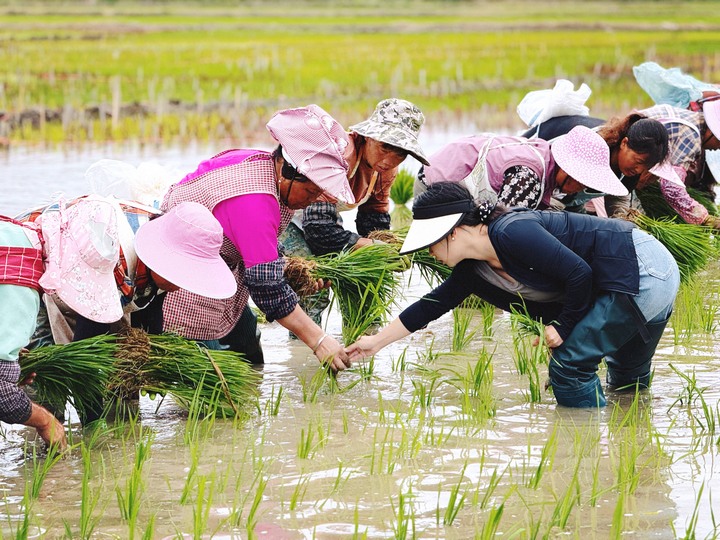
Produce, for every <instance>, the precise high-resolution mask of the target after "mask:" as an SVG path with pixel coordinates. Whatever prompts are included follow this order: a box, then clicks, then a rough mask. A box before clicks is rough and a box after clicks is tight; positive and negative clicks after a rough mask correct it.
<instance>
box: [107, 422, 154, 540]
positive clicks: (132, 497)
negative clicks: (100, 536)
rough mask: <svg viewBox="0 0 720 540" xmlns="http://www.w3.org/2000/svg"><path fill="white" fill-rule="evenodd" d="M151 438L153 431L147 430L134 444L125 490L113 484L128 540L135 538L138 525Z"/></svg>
mask: <svg viewBox="0 0 720 540" xmlns="http://www.w3.org/2000/svg"><path fill="white" fill-rule="evenodd" d="M153 438H154V436H153V433H152V432H149V431H148V432H147V435H146V436H145V438H144V440H141V441H139V442H138V443H137V445H135V459H134V462H133V467H132V470H131V471H130V475H129V476H128V478H127V479H126V481H125V492H124V493H123V490H122V489H121V488H120V486H115V493H116V495H117V501H118V507H119V509H120V517H121V519H122V520H123V521H125V522H126V523H127V525H128V538H129V539H130V540H133V538H135V531H136V528H137V526H138V523H137V521H138V517H139V515H140V508H141V505H142V497H143V493H144V491H145V482H144V480H143V467H144V465H145V463H146V462H147V460H148V459H149V457H150V448H151V446H152V442H153Z"/></svg>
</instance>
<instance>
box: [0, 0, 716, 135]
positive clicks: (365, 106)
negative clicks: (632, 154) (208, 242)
mask: <svg viewBox="0 0 720 540" xmlns="http://www.w3.org/2000/svg"><path fill="white" fill-rule="evenodd" d="M388 4H389V5H385V4H382V7H378V6H379V4H377V3H373V2H358V3H354V5H352V6H338V7H336V8H335V9H333V5H332V4H329V3H328V2H317V3H306V4H303V8H302V9H301V11H300V10H298V9H292V8H290V9H288V8H287V5H285V9H283V4H282V3H278V4H273V5H272V6H270V7H269V8H267V9H266V8H262V9H261V8H260V7H258V6H253V5H245V6H239V7H238V6H230V5H228V4H227V3H220V4H216V5H215V6H207V5H206V6H204V7H201V8H198V7H197V5H193V3H181V4H179V5H178V4H177V3H176V2H173V3H172V4H170V3H167V4H158V5H156V6H146V5H145V4H144V3H143V4H137V3H133V2H116V3H113V4H112V5H111V6H108V8H107V9H104V7H105V6H103V8H100V7H92V6H86V7H85V9H81V8H79V7H76V6H73V5H71V4H69V3H68V4H66V5H65V4H60V5H58V4H57V3H52V4H51V3H49V2H48V3H45V4H44V3H30V4H26V3H17V2H2V3H0V77H2V80H3V82H4V86H3V92H2V93H0V110H5V111H8V112H16V111H20V110H24V109H27V108H31V107H39V108H50V109H55V110H59V109H63V108H64V113H63V114H64V120H63V122H62V123H61V122H59V121H58V122H52V123H44V122H41V124H40V125H39V126H38V127H37V129H20V128H15V129H14V130H13V131H12V132H11V134H10V136H11V139H13V140H38V139H41V140H51V141H59V140H66V139H71V140H88V139H90V140H97V139H100V140H104V139H123V138H145V139H154V140H157V139H159V140H172V139H175V138H178V137H181V138H182V137H189V138H193V137H196V138H209V137H217V136H230V137H238V136H241V135H247V132H248V131H247V130H248V128H251V129H256V128H262V125H263V124H264V122H265V121H266V120H267V117H268V116H269V115H270V113H271V112H272V111H273V110H275V109H277V108H280V107H284V106H293V105H302V104H306V103H308V102H317V103H319V104H320V105H323V106H325V107H326V108H328V109H329V110H330V111H332V112H333V114H335V115H336V116H337V117H338V119H339V120H340V121H341V122H342V123H343V124H345V125H350V124H351V123H353V122H356V121H358V120H361V119H362V118H364V117H366V116H367V115H368V114H369V113H370V111H371V110H372V108H373V106H374V105H375V103H376V102H377V101H378V100H380V99H383V98H385V97H388V96H390V95H396V96H401V97H404V98H406V99H410V100H412V101H414V102H416V103H417V104H418V105H419V106H420V107H421V108H422V110H423V111H424V112H426V113H428V114H430V115H431V117H433V118H434V119H436V120H437V119H438V117H437V116H435V114H434V113H440V112H442V113H446V114H447V113H449V114H452V115H457V114H460V115H469V116H471V117H473V118H474V119H476V120H477V121H478V122H481V123H483V124H487V125H489V127H490V126H494V125H495V124H498V123H500V125H502V126H509V125H513V126H516V127H517V128H518V129H519V128H521V127H522V126H521V123H520V120H519V119H518V118H517V116H515V114H514V108H515V106H516V105H517V103H518V102H519V100H520V99H521V98H522V96H523V95H524V94H525V93H526V92H528V91H529V90H534V89H539V88H547V87H551V86H552V84H553V83H554V80H555V79H556V78H558V77H566V78H570V79H571V80H573V81H575V82H577V83H579V82H586V83H588V84H589V85H590V87H591V88H592V90H593V95H592V97H591V98H590V102H589V105H590V107H591V112H592V111H594V112H596V114H600V115H608V114H611V113H613V112H618V113H621V112H624V111H626V110H627V109H628V108H631V107H633V106H644V105H648V104H650V100H649V98H648V97H647V96H646V95H645V94H644V92H643V91H642V90H641V89H640V88H639V86H638V85H637V84H636V83H635V80H634V78H633V77H632V74H631V68H632V66H633V65H634V64H637V63H640V62H642V61H645V60H648V59H653V60H657V61H659V62H660V63H661V64H664V65H680V66H683V67H684V68H685V69H686V70H688V71H690V72H692V73H694V74H695V75H696V76H698V77H700V78H710V79H712V80H716V79H717V74H718V71H719V70H720V66H718V65H716V62H717V60H716V58H715V56H713V55H707V54H706V53H707V51H713V50H718V49H719V48H720V47H719V45H720V17H719V16H718V15H716V14H715V13H714V11H713V10H707V9H706V8H705V7H704V6H703V4H705V3H704V2H699V1H696V2H682V3H681V2H582V5H574V4H572V3H566V2H562V3H561V4H562V8H561V9H560V8H558V5H556V4H549V5H547V6H543V5H541V3H537V2H529V1H526V2H495V3H490V2H453V3H451V4H448V3H445V2H413V3H412V4H413V8H412V9H407V2H400V1H396V2H389V3H388ZM368 5H370V8H368ZM3 6H4V7H3ZM51 6H52V7H51ZM295 6H297V4H293V7H295ZM698 20H701V21H702V22H703V23H704V24H705V25H706V26H705V27H700V28H699V27H698V26H697V25H695V23H696V22H697V21H698ZM669 21H670V22H672V25H668V24H666V23H668V22H669ZM690 23H692V24H693V26H690ZM113 100H115V101H116V103H117V104H118V105H124V104H132V103H135V102H138V103H142V104H144V105H146V106H147V107H148V108H149V111H150V115H149V116H148V117H147V118H138V117H128V116H126V115H124V114H123V113H122V112H121V115H120V117H117V116H116V117H115V118H113V119H107V120H93V119H88V118H84V116H85V115H84V114H83V113H82V111H83V110H84V109H85V108H86V107H88V106H97V105H103V104H104V105H105V106H106V107H107V109H108V111H109V112H112V110H113V108H112V104H113ZM171 102H173V103H175V105H171ZM219 104H222V105H219ZM73 111H74V112H73ZM120 111H123V109H120ZM178 119H181V120H178ZM430 124H431V122H430V121H429V122H428V125H430Z"/></svg>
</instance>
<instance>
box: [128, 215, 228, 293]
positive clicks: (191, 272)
mask: <svg viewBox="0 0 720 540" xmlns="http://www.w3.org/2000/svg"><path fill="white" fill-rule="evenodd" d="M222 243H223V229H222V226H221V225H220V223H219V222H218V220H217V219H215V217H214V216H213V215H212V213H211V212H210V210H208V209H207V208H206V207H204V206H203V205H202V204H199V203H196V202H190V201H186V202H182V203H180V204H178V205H177V206H174V207H172V208H171V209H170V210H168V212H167V213H165V214H163V215H162V216H160V217H157V218H155V219H152V220H150V221H148V222H147V223H145V224H144V225H142V226H141V227H140V228H139V229H138V231H137V234H136V235H135V252H136V253H137V256H138V258H139V259H140V260H141V261H142V262H144V263H145V265H146V266H147V267H148V268H150V270H152V271H153V272H155V273H156V274H158V275H159V276H161V277H162V278H164V279H166V280H168V281H169V282H170V283H172V284H173V285H177V286H178V287H180V288H182V289H185V290H187V291H190V292H191V293H195V294H198V295H200V296H205V297H207V298H216V299H220V298H229V297H231V296H232V295H233V294H235V291H237V282H236V281H235V276H234V275H233V273H232V272H231V271H230V268H228V265H227V263H226V262H225V261H224V260H223V259H222V257H220V248H221V247H222Z"/></svg>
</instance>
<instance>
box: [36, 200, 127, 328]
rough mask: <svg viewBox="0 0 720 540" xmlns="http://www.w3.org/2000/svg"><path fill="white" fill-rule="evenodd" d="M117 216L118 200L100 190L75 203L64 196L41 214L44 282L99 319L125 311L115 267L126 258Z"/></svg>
mask: <svg viewBox="0 0 720 540" xmlns="http://www.w3.org/2000/svg"><path fill="white" fill-rule="evenodd" d="M116 220H117V218H116V215H115V209H114V208H113V205H112V204H111V203H110V202H109V201H107V200H104V199H102V198H100V197H95V196H89V197H86V198H82V199H79V200H78V201H77V202H76V203H75V204H73V205H72V206H70V207H66V205H65V202H64V201H61V202H60V203H59V204H57V205H53V206H51V207H50V208H48V209H47V210H46V211H45V212H44V213H43V214H42V215H41V216H40V218H39V221H40V225H41V227H42V233H43V238H44V241H45V255H46V261H45V273H44V274H43V275H42V277H41V278H40V286H41V287H42V288H43V289H44V290H45V292H46V293H48V294H56V295H57V296H58V297H59V298H60V300H62V301H63V302H64V303H65V304H67V305H68V306H69V307H70V308H72V309H73V310H74V311H76V312H77V313H78V314H80V315H82V316H83V317H86V318H88V319H90V320H92V321H95V322H99V323H111V322H115V321H118V320H120V318H121V317H122V316H123V310H122V306H121V304H120V295H119V293H118V290H117V284H116V282H115V273H114V272H115V267H116V266H117V264H118V261H119V259H120V244H119V242H118V232H117V221H116Z"/></svg>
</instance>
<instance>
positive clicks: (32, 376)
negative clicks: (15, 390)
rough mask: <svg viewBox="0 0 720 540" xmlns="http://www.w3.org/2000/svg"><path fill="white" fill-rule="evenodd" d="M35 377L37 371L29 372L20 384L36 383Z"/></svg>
mask: <svg viewBox="0 0 720 540" xmlns="http://www.w3.org/2000/svg"><path fill="white" fill-rule="evenodd" d="M35 377H37V373H28V374H27V375H26V376H25V378H24V379H22V380H21V381H20V382H18V386H27V385H28V384H32V383H34V382H35Z"/></svg>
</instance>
